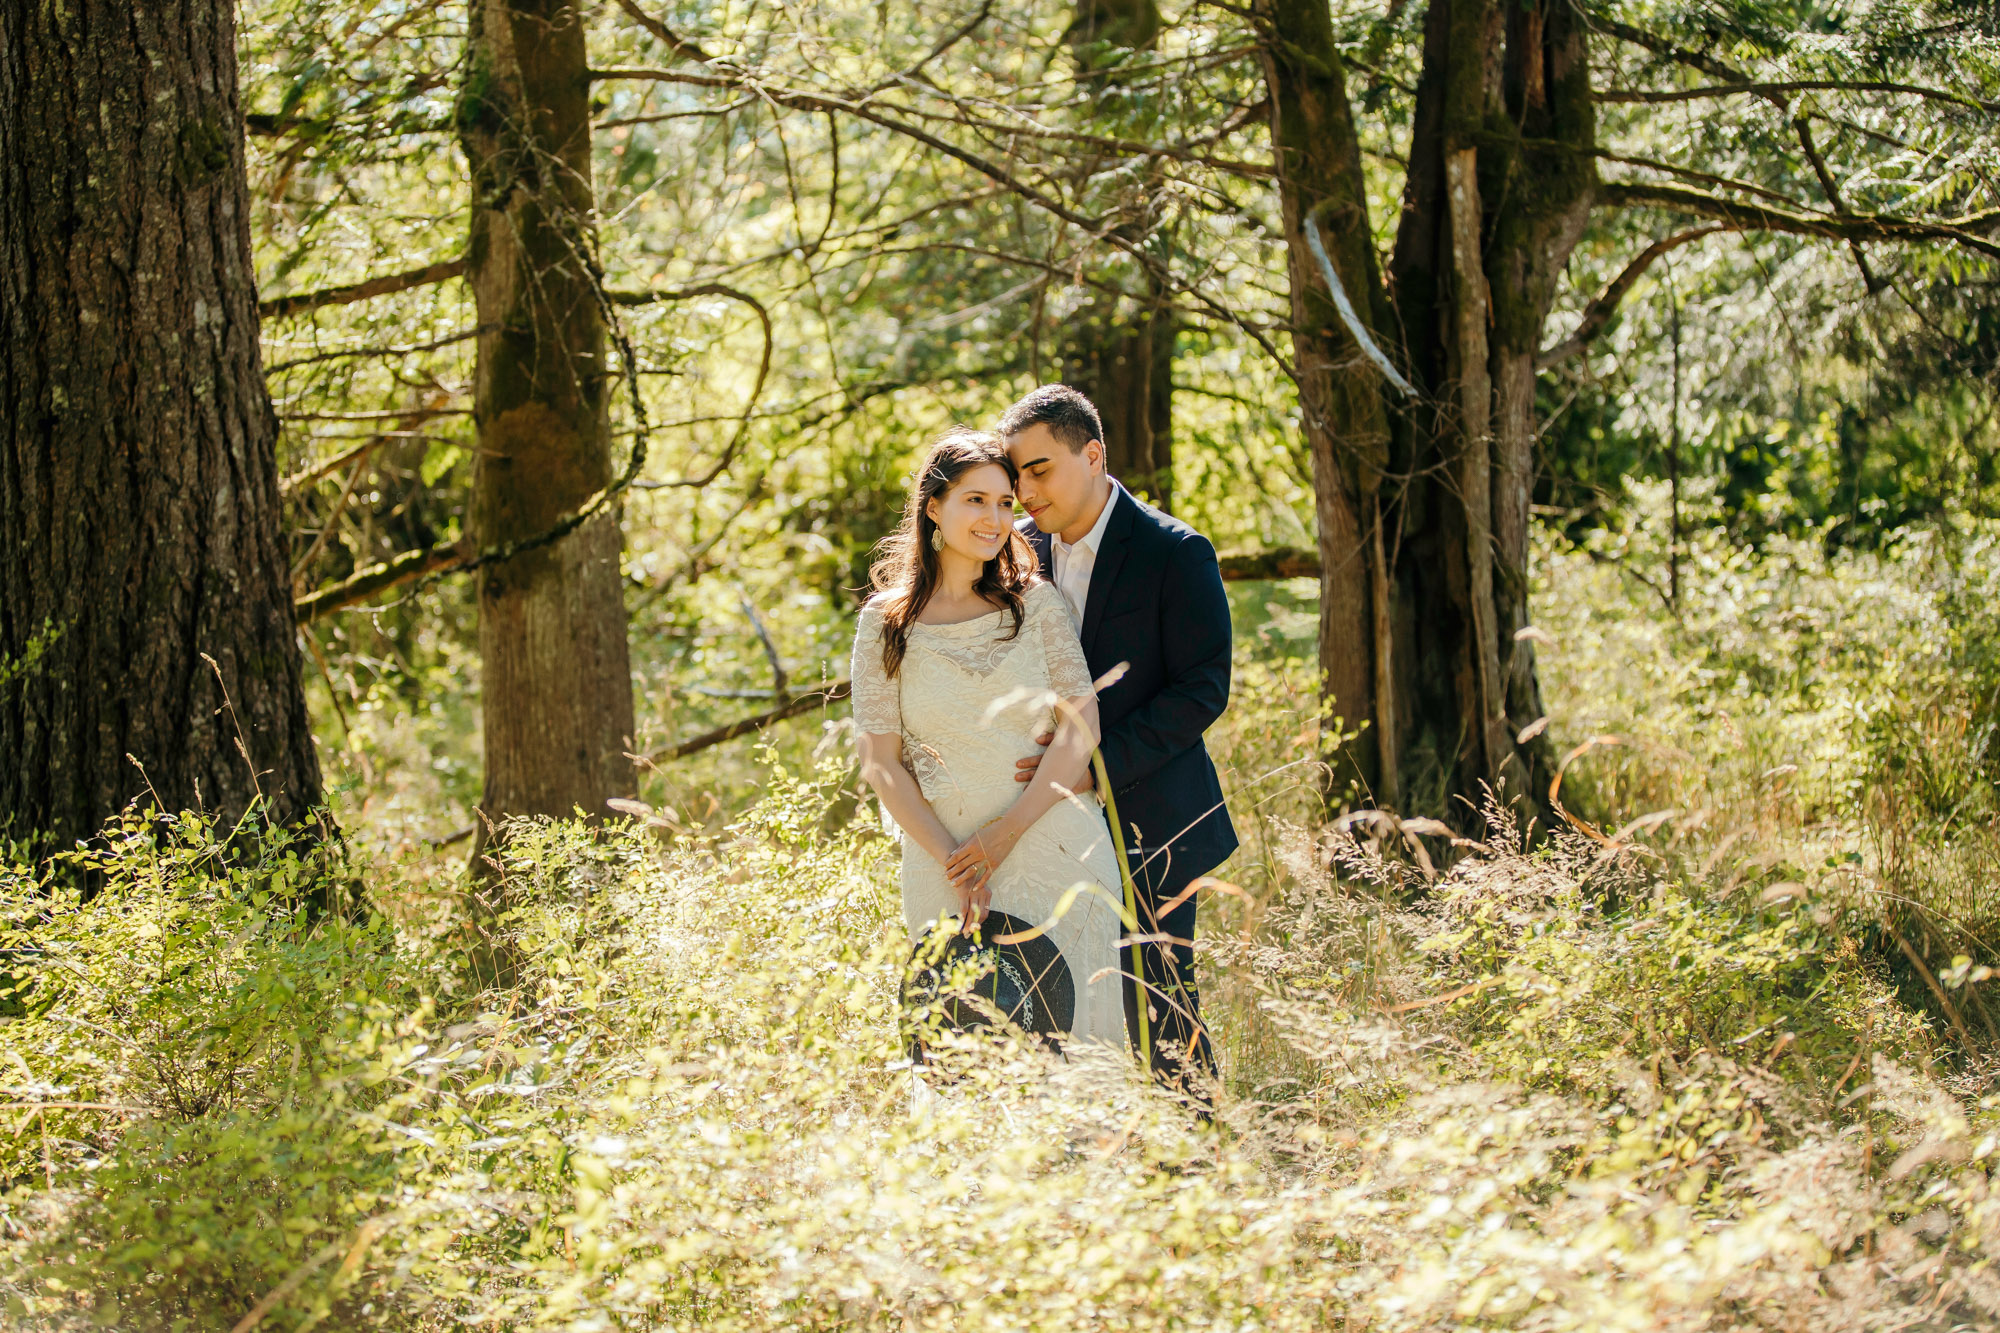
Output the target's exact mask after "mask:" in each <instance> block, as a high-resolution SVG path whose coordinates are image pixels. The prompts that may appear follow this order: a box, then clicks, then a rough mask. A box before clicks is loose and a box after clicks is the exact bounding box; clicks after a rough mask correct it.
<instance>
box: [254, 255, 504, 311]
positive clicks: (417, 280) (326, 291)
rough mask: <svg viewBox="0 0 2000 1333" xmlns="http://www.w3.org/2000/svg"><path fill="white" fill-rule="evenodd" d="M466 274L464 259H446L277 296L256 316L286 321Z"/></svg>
mask: <svg viewBox="0 0 2000 1333" xmlns="http://www.w3.org/2000/svg"><path fill="white" fill-rule="evenodd" d="M464 272H465V260H464V259H463V258H462V257H461V258H458V259H447V260H444V261H442V262H440V263H436V264H426V265H424V267H422V268H413V269H411V270H410V271H409V272H407V273H387V274H384V275H382V276H381V277H379V278H369V279H367V280H366V281H363V282H355V283H349V284H348V285H347V286H345V287H325V288H322V289H320V290H319V291H316V292H297V293H294V294H293V295H291V296H275V297H272V298H271V299H270V300H268V301H260V302H258V304H257V314H258V315H259V316H260V317H262V318H264V319H286V318H289V317H290V316H292V315H297V314H301V313H303V312H304V311H307V310H317V309H319V308H320V307H321V306H329V305H351V304H352V303H354V302H356V301H366V300H368V299H370V298H371V297H376V296H387V295H389V294H390V293H391V292H406V291H409V290H410V289H411V288H412V287H428V286H430V285H431V284H432V283H438V282H449V281H450V280H451V279H453V278H456V277H458V276H459V275H461V274H463V273H464Z"/></svg>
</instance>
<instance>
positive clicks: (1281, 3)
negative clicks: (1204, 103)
mask: <svg viewBox="0 0 2000 1333" xmlns="http://www.w3.org/2000/svg"><path fill="white" fill-rule="evenodd" d="M1255 15H1256V18H1257V22H1258V26H1259V29H1260V31H1261V34H1262V36H1263V60H1264V67H1265V77H1266V82H1267V84H1268V87H1269V91H1270V95H1271V103H1272V141H1273V159H1274V162H1275V165H1276V168H1277V175H1278V188H1279V196H1280V200H1281V202H1282V204H1283V211H1284V219H1285V231H1286V241H1287V249H1288V253H1289V256H1290V270H1291V287H1292V318H1293V336H1292V345H1293V350H1294V353H1295V355H1296V358H1297V362H1298V365H1297V371H1298V379H1299V396H1300V403H1301V407H1302V408H1303V412H1304V418H1305V431H1306V436H1307V439H1308V441H1309V443H1310V444H1311V446H1312V456H1313V467H1314V485H1315V489H1316V492H1317V496H1316V504H1317V517H1318V523H1319V544H1320V560H1321V575H1320V580H1321V592H1320V663H1321V666H1322V668H1323V670H1324V671H1325V675H1326V689H1327V693H1328V695H1329V697H1330V700H1331V703H1332V706H1333V710H1334V712H1335V713H1336V714H1338V715H1339V716H1340V717H1341V718H1342V719H1343V722H1344V724H1345V726H1346V728H1347V729H1348V730H1349V731H1350V732H1351V731H1353V730H1354V729H1355V728H1356V726H1357V724H1358V723H1360V722H1362V721H1364V720H1365V721H1368V722H1370V723H1372V727H1371V730H1370V731H1364V732H1363V733H1362V734H1361V736H1360V737H1359V739H1358V740H1356V741H1355V742H1354V743H1352V744H1350V745H1348V746H1347V747H1345V749H1344V750H1343V751H1342V759H1343V764H1342V768H1344V771H1345V773H1346V774H1347V775H1349V776H1352V777H1353V778H1355V779H1357V780H1358V781H1359V782H1361V783H1362V784H1364V785H1365V786H1368V787H1371V788H1372V792H1373V795H1374V796H1375V797H1376V798H1377V799H1378V800H1379V801H1380V802H1381V803H1382V804H1385V805H1390V804H1396V803H1397V802H1398V801H1399V800H1400V801H1401V802H1402V804H1403V805H1405V806H1406V807H1409V808H1415V809H1425V810H1429V811H1433V812H1437V813H1444V814H1450V815H1455V816H1462V815H1463V814H1464V813H1465V806H1464V805H1463V804H1462V803H1461V802H1460V801H1459V800H1458V799H1456V798H1464V800H1467V801H1471V802H1472V803H1473V804H1474V805H1475V806H1477V805H1478V804H1479V803H1480V802H1481V801H1482V799H1483V789H1484V788H1485V787H1487V786H1490V785H1496V784H1502V783H1504V784H1505V786H1506V790H1507V791H1508V792H1509V793H1510V794H1511V795H1512V796H1514V797H1520V796H1522V795H1524V794H1525V795H1527V796H1528V797H1529V798H1530V799H1531V800H1532V801H1534V802H1537V803H1539V802H1540V801H1541V800H1543V799H1544V793H1545V791H1546V786H1547V779H1548V776H1549V773H1550V767H1551V765H1550V763H1549V751H1548V748H1547V747H1548V742H1547V741H1546V740H1544V739H1540V738H1531V740H1530V741H1529V742H1526V743H1522V742H1520V741H1518V740H1517V736H1518V735H1519V733H1520V731H1521V730H1522V729H1524V728H1525V727H1526V726H1527V725H1528V724H1529V723H1531V722H1533V721H1534V720H1536V719H1537V718H1538V717H1540V716H1541V696H1540V690H1539V687H1538V686H1537V684H1536V680H1535V673H1534V658H1533V649H1532V645H1531V644H1530V643H1528V642H1526V641H1521V640H1517V638H1516V635H1517V633H1518V632H1519V631H1520V630H1521V629H1523V628H1524V627H1526V626H1527V624H1528V623H1529V622H1528V608H1527V583H1528V572H1527V571H1528V541H1529V528H1528V519H1529V512H1528V497H1529V490H1530V484H1531V482H1532V479H1533V475H1534V445H1535V439H1536V434H1537V424H1536V421H1535V417H1534V390H1535V355H1536V353H1537V351H1538V350H1539V348H1540V343H1541V334H1542V326H1543V324H1544V322H1545V321H1546V319H1547V317H1548V313H1549V308H1550V305H1551V304H1552V302H1553V299H1554V296H1555V286H1556V282H1557V280H1558V278H1559V277H1560V275H1561V273H1562V269H1563V266H1564V264H1565V263H1566V262H1567V261H1568V258H1569V254H1570V251H1571V249H1572V248H1573V247H1574V246H1575V244H1576V242H1577V239H1578V237H1579V236H1580V235H1581V233H1582V229H1583V224H1584V222H1585V220H1586V217H1587V215H1588V210H1589V207H1590V203H1591V197H1592V193H1593V191H1594V190H1595V186H1596V175H1595V170H1594V165H1593V158H1592V156H1591V150H1592V148H1593V146H1594V134H1595V130H1594V125H1593V121H1592V114H1591V103H1590V92H1589V69H1588V62H1587V59H1586V49H1585V33H1584V28H1583V25H1582V23H1581V21H1580V20H1579V19H1578V17H1577V15H1576V13H1575V12H1574V10H1573V9H1571V8H1570V6H1569V4H1568V3H1567V0H1534V2H1533V3H1531V4H1527V5H1502V4H1501V3H1500V0H1432V3H1431V7H1430V10H1429V13H1428V15H1427V18H1426V23H1425V34H1424V52H1423V63H1422V68H1421V73H1420V77H1419V82H1418V87H1417V97H1416V107H1415V115H1414V118H1413V124H1412V133H1411V142H1410V153H1409V169H1408V174H1407V176H1406V178H1405V182H1404V195H1403V214H1402V218H1401V220H1400V222H1399V224H1398V228H1397V237H1396V246H1395V252H1394V255H1393V257H1392V259H1391V263H1390V273H1389V283H1388V285H1387V287H1386V288H1385V286H1384V284H1383V282H1382V280H1381V278H1380V276H1379V274H1378V273H1377V264H1376V258H1375V251H1374V247H1373V238H1372V232H1371V230H1370V227H1369V222H1368V215H1367V208H1366V196H1365V194H1364V192H1363V186H1362V175H1361V166H1360V151H1359V147H1358V143H1357V140H1356V136H1355V132H1354V122H1353V115H1352V110H1351V107H1350V104H1349V102H1348V99H1347V93H1346V88H1345V83H1344V79H1343V76H1342V67H1341V61H1340V56H1339V52H1338V50H1337V49H1336V47H1335V45H1334V40H1333V31H1332V23H1331V19H1330V15H1329V12H1328V7H1327V5H1326V3H1325V0H1260V3H1259V4H1258V5H1257V6H1256V8H1255ZM1313 218H1317V219H1318V220H1319V223H1320V225H1321V226H1322V228H1323V233H1324V235H1325V238H1326V248H1327V250H1328V257H1329V259H1330V261H1331V264H1332V267H1333V269H1334V270H1335V273H1336V275H1337V277H1338V280H1339V283H1340V285H1341V286H1342V287H1343V288H1344V290H1345V291H1346V293H1347V296H1348V297H1349V299H1350V301H1351V303H1352V307H1353V310H1354V312H1355V315H1354V317H1355V319H1356V320H1357V321H1358V322H1359V323H1360V325H1361V326H1362V327H1363V331H1364V332H1365V333H1366V334H1367V335H1368V336H1369V337H1370V338H1371V339H1372V340H1373V341H1374V342H1375V343H1376V344H1377V345H1378V346H1380V347H1381V348H1383V349H1384V352H1385V354H1386V356H1387V357H1388V359H1389V360H1390V361H1391V362H1392V363H1393V364H1395V365H1397V366H1399V367H1400V368H1403V369H1405V370H1406V371H1407V373H1408V376H1409V378H1410V379H1411V380H1413V381H1414V383H1415V389H1416V394H1415V396H1414V398H1413V399H1412V400H1411V401H1410V402H1409V403H1408V406H1407V410H1405V409H1404V408H1403V407H1402V406H1401V404H1400V402H1392V400H1390V399H1388V398H1387V397H1385V390H1384V388H1383V386H1384V385H1385V384H1386V383H1387V382H1388V381H1387V378H1386V376H1385V374H1384V372H1383V371H1382V370H1380V369H1379V368H1377V366H1376V365H1374V364H1371V362H1372V358H1371V357H1367V356H1364V350H1365V349H1363V348H1361V346H1360V344H1359V342H1358V341H1357V339H1356V338H1355V336H1353V334H1352V332H1351V331H1350V329H1349V328H1348V326H1347V324H1346V322H1345V321H1344V320H1343V319H1342V318H1341V317H1340V315H1339V314H1338V312H1337V310H1336V308H1335V306H1334V303H1333V301H1332V300H1331V297H1330V292H1329V289H1328V286H1327V283H1326V282H1325V280H1324V278H1323V277H1322V276H1321V273H1320V270H1319V266H1318V261H1317V259H1316V258H1315V257H1314V256H1313V255H1312V252H1311V245H1310V241H1309V236H1308V233H1307V224H1308V223H1309V222H1310V220H1311V219H1313ZM1390 330H1399V331H1400V334H1401V336H1400V338H1392V337H1390V336H1386V335H1387V334H1388V333H1389V331H1390ZM1392 408H1393V410H1392Z"/></svg>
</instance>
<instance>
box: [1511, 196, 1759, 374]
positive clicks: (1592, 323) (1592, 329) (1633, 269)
mask: <svg viewBox="0 0 2000 1333" xmlns="http://www.w3.org/2000/svg"><path fill="white" fill-rule="evenodd" d="M1730 230H1733V229H1732V228H1731V227H1728V226H1726V225H1724V224H1723V223H1720V222H1712V223H1710V224H1708V225H1707V226H1705V227H1694V228H1691V229H1689V230H1687V231H1682V232H1676V233H1674V234H1673V235H1672V236H1669V237H1667V238H1666V239H1664V240H1659V241H1654V242H1653V243H1652V244H1651V245H1649V246H1647V247H1646V248H1645V249H1644V250H1641V251H1640V252H1639V254H1638V257H1637V258H1635V259H1633V261H1632V262H1631V263H1629V264H1627V265H1626V266H1625V269H1624V271H1623V272H1621V273H1620V274H1619V275H1618V276H1617V277H1615V278H1613V279H1612V280H1611V281H1610V282H1609V283H1608V284H1606V285H1605V288H1604V290H1603V291H1601V292H1599V293H1598V294H1597V295H1596V296H1595V297H1594V298H1592V300H1591V302H1590V304H1589V305H1587V306H1585V307H1584V308H1583V318H1582V319H1580V320H1578V321H1577V325H1576V332H1574V333H1572V334H1570V336H1569V337H1567V338H1565V339H1563V340H1562V341H1561V342H1559V343H1557V344H1556V345H1555V346H1553V347H1545V348H1543V349H1542V351H1541V352H1540V353H1539V354H1538V355H1537V356H1536V357H1535V369H1537V370H1547V369H1549V368H1550V367H1551V366H1558V365H1561V364H1562V363H1563V362H1565V361H1567V360H1569V359H1570V358H1571V357H1573V356H1575V355H1577V354H1578V353H1580V352H1581V351H1583V349H1584V348H1585V347H1588V346H1589V345H1590V343H1591V342H1592V340H1594V339H1595V338H1596V337H1597V335H1598V334H1600V333H1602V332H1604V329H1605V327H1606V326H1607V325H1609V324H1610V323H1611V316H1612V315H1613V314H1614V313H1616V311H1617V309H1618V303H1619V302H1620V301H1623V300H1624V299H1625V294H1626V293H1627V292H1629V291H1631V290H1632V285H1633V284H1634V283H1636V282H1638V281H1639V277H1640V275H1641V274H1643V273H1644V272H1645V271H1646V270H1647V269H1649V268H1651V267H1652V266H1653V261H1654V260H1656V259H1658V258H1659V257H1660V256H1661V255H1663V254H1665V253H1667V252H1668V251H1669V250H1673V249H1676V248H1678V247H1680V246H1683V245H1686V244H1688V242H1690V241H1698V240H1700V239H1701V238H1702V237H1704V236H1713V235H1715V234H1716V233H1717V232H1719V231H1730Z"/></svg>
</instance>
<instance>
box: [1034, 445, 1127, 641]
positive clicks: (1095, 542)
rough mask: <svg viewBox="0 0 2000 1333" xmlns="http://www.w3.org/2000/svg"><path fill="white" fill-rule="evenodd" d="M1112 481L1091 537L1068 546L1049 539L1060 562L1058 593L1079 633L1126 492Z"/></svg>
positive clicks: (1061, 540) (1056, 539)
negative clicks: (1110, 529)
mask: <svg viewBox="0 0 2000 1333" xmlns="http://www.w3.org/2000/svg"><path fill="white" fill-rule="evenodd" d="M1109 481H1110V482H1111V494H1110V496H1109V497H1108V498H1107V499H1106V500H1105V501H1104V509H1103V511H1102V512H1100V513H1099V514H1098V516H1097V522H1096V523H1094V524H1092V525H1091V529H1090V531H1089V532H1088V533H1086V534H1085V535H1084V536H1082V537H1080V538H1078V539H1077V540H1076V541H1074V542H1066V541H1064V540H1063V539H1062V538H1061V537H1058V536H1051V537H1050V539H1049V545H1050V547H1051V548H1052V549H1053V550H1054V551H1055V558H1056V570H1055V573H1056V579H1055V582H1056V589H1057V591H1059V592H1061V593H1062V595H1063V599H1064V600H1065V601H1067V602H1068V603H1069V613H1070V616H1071V618H1072V619H1074V620H1075V621H1076V627H1077V630H1078V631H1079V632H1081V631H1082V629H1083V612H1084V608H1085V607H1087V606H1089V605H1090V575H1091V571H1092V570H1094V569H1096V568H1097V554H1098V552H1099V551H1100V550H1102V549H1103V546H1104V530H1105V529H1106V528H1108V527H1110V526H1111V511H1112V509H1113V508H1114V507H1116V505H1117V504H1118V493H1119V492H1120V491H1122V490H1124V489H1125V488H1124V487H1123V486H1120V485H1119V484H1118V479H1117V478H1116V477H1112V478H1109Z"/></svg>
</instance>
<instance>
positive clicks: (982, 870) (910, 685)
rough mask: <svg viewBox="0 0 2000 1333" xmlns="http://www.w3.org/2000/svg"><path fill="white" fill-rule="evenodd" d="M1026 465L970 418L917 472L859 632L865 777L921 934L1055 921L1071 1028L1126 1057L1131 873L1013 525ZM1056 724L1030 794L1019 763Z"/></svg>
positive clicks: (1077, 682) (1081, 699)
mask: <svg viewBox="0 0 2000 1333" xmlns="http://www.w3.org/2000/svg"><path fill="white" fill-rule="evenodd" d="M1016 475H1017V474H1016V472H1015V469H1014V464H1013V463H1012V462H1011V461H1009V459H1008V457H1007V452H1006V450H1005V449H1004V448H1003V447H1002V446H1001V442H1000V439H999V437H998V436H995V435H991V434H986V433H983V432H979V431H973V430H968V429H964V428H955V429H953V430H950V431H948V432H946V433H945V434H944V435H943V436H942V437H941V438H940V439H939V440H938V442H937V443H936V444H935V445H933V446H932V447H931V450H930V452H929V454H928V455H926V456H925V458H924V461H923V465H922V466H921V467H920V468H919V469H918V470H917V475H916V479H915V481H914V482H913V483H912V485H911V488H910V497H909V502H908V504H907V506H906V507H905V509H904V513H903V522H902V526H901V527H900V528H899V529H898V530H897V532H896V533H895V534H894V535H893V536H891V537H890V538H889V539H888V540H887V541H886V542H885V543H884V544H883V558H882V559H881V560H880V561H878V562H877V564H876V565H875V567H874V569H873V571H872V581H873V583H874V586H875V588H876V595H875V596H874V598H873V599H872V600H870V601H869V603H868V604H867V605H866V606H865V607H863V608H862V610H861V625H860V630H859V632H858V633H857V634H856V635H855V640H854V674H853V680H854V719H855V730H856V732H857V734H858V737H859V740H858V745H859V748H860V752H861V775H862V777H863V778H864V779H865V780H866V781H867V782H868V785H869V786H871V787H873V788H874V789H875V793H876V795H877V796H879V797H880V798H881V800H882V805H883V807H884V809H886V810H887V811H888V813H889V815H890V816H891V818H893V819H894V820H895V822H896V823H897V824H898V825H899V826H900V827H901V829H902V835H903V873H902V888H903V920H904V923H905V925H907V926H908V928H909V931H910V934H911V937H912V938H913V939H916V938H921V937H922V936H923V934H924V933H925V931H926V930H927V929H928V928H929V927H930V926H932V925H933V924H934V923H936V922H939V921H941V920H943V919H945V918H947V917H951V916H956V917H957V918H958V920H959V922H960V926H959V928H960V930H961V931H963V932H967V933H970V932H972V931H973V930H975V929H976V928H977V926H978V925H979V924H980V923H981V922H983V921H984V920H985V918H986V916H987V914H988V912H989V911H991V912H1004V913H1005V914H1007V915H1008V916H1011V917H1014V918H1017V919H1018V920H1021V921H1025V922H1029V923H1032V924H1034V925H1037V926H1041V927H1043V928H1044V932H1045V937H1046V938H1047V939H1049V940H1050V941H1052V942H1053V943H1054V944H1055V945H1056V947H1057V948H1058V949H1059V950H1060V951H1061V953H1062V959H1063V963H1064V965H1065V966H1066V967H1067V968H1068V971H1069V976H1070V981H1071V985H1072V986H1073V987H1074V992H1075V996H1076V1003H1075V1013H1074V1018H1073V1021H1072V1023H1071V1035H1072V1036H1075V1037H1078V1038H1084V1039H1089V1040H1094V1041H1099V1042H1103V1043H1105V1044H1107V1045H1110V1046H1114V1047H1116V1048H1118V1049H1121V1050H1122V1049H1123V1048H1124V1046H1125V1014H1124V1004H1123V1001H1122V999H1121V997H1120V992H1119V979H1118V973H1117V970H1116V969H1117V957H1116V947H1117V932H1118V917H1117V912H1116V909H1115V907H1114V904H1115V903H1116V902H1117V901H1118V899H1117V897H1116V894H1117V889H1118V886H1119V884H1120V879H1119V875H1118V867H1117V862H1116V860H1115V858H1114V856H1113V853H1112V849H1111V843H1110V828H1109V826H1108V825H1107V824H1106V822H1105V820H1104V818H1103V816H1102V814H1101V813H1100V812H1099V811H1098V810H1097V808H1096V806H1095V804H1094V803H1090V802H1086V801H1085V800H1082V799H1079V798H1078V797H1076V796H1075V795H1072V794H1071V793H1072V791H1073V789H1074V788H1075V787H1076V786H1077V785H1078V784H1079V783H1081V782H1082V781H1083V777H1084V773H1085V771H1086V770H1087V768H1088V766H1089V763H1090V754H1091V750H1092V748H1093V747H1094V746H1095V745H1096V744H1097V739H1098V738H1097V700H1096V695H1095V692H1094V691H1093V689H1092V687H1091V680H1090V668H1089V667H1088V666H1087V665H1086V664H1085V662H1084V656H1083V649H1082V647H1081V645H1079V644H1078V642H1077V636H1076V629H1075V626H1074V625H1073V624H1072V623H1071V621H1070V613H1069V607H1068V604H1067V603H1066V602H1065V601H1064V600H1063V597H1062V594H1061V593H1060V592H1058V591H1057V590H1056V588H1055V586H1054V585H1053V584H1051V583H1048V582H1047V581H1045V580H1043V579H1042V578H1041V577H1040V575H1038V574H1037V573H1036V572H1035V556H1034V553H1033V551H1032V550H1031V549H1030V548H1029V546H1028V544H1027V542H1026V540H1025V539H1024V538H1022V537H1021V535H1020V534H1019V533H1017V532H1016V531H1015V530H1014V483H1015V480H1016ZM1058 701H1062V703H1061V704H1059V703H1058ZM1063 705H1066V706H1063ZM1051 731H1053V732H1054V740H1053V741H1052V742H1050V744H1049V748H1048V752H1047V754H1046V755H1045V756H1044V757H1043V759H1042V762H1041V765H1040V767H1039V768H1037V769H1036V770H1035V777H1034V780H1033V781H1031V782H1029V783H1028V784H1027V786H1026V787H1025V788H1024V787H1023V786H1022V784H1020V783H1018V782H1016V781H1015V780H1014V773H1015V762H1016V761H1017V760H1020V759H1023V758H1026V757H1028V756H1030V755H1033V754H1036V753H1037V752H1039V751H1040V749H1041V747H1040V745H1038V744H1037V738H1038V737H1041V736H1045V735H1048V734H1049V733H1050V732H1051ZM1073 889H1074V890H1075V892H1072V890H1073Z"/></svg>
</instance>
